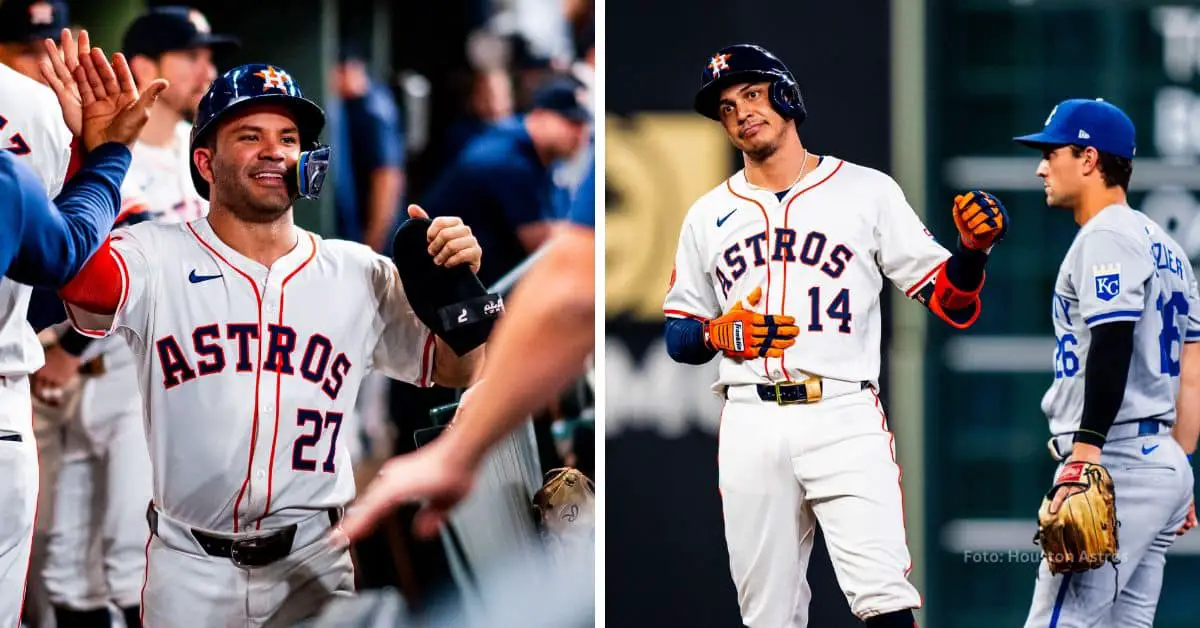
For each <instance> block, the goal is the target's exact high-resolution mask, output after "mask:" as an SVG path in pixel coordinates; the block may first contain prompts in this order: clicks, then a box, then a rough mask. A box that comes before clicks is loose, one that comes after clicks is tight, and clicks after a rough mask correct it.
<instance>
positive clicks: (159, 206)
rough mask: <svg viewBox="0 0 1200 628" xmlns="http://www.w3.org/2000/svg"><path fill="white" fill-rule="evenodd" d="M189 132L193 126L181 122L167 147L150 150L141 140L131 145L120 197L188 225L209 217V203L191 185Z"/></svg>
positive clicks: (156, 147)
mask: <svg viewBox="0 0 1200 628" xmlns="http://www.w3.org/2000/svg"><path fill="white" fill-rule="evenodd" d="M191 132H192V125H190V124H188V123H187V122H180V123H179V124H177V125H176V126H175V141H174V143H172V144H171V145H170V146H165V147H164V146H151V145H149V144H147V143H145V142H143V141H141V140H138V141H137V142H136V143H134V145H133V149H132V150H131V151H130V152H132V153H133V160H132V161H131V162H130V164H129V174H128V175H126V176H125V183H124V184H123V185H122V187H121V192H122V196H124V195H126V194H133V195H136V196H138V197H140V198H142V199H144V200H145V202H146V204H147V205H148V206H149V207H150V209H151V210H153V211H154V212H155V213H156V214H162V215H163V217H164V218H166V219H168V220H170V219H172V218H174V219H177V220H178V221H180V222H190V221H192V220H195V219H197V218H203V217H204V216H206V215H208V201H206V200H204V199H203V198H201V197H200V194H199V193H198V192H196V186H195V185H194V184H193V183H192V175H191V163H192V156H191V153H190V151H189V150H188V146H189V145H190V144H191ZM169 214H173V216H172V215H169Z"/></svg>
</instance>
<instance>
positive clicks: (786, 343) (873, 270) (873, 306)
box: [665, 45, 1008, 628]
mask: <svg viewBox="0 0 1200 628" xmlns="http://www.w3.org/2000/svg"><path fill="white" fill-rule="evenodd" d="M695 108H696V110H697V111H698V112H699V113H701V114H702V115H704V116H707V117H709V118H712V119H713V120H715V121H718V122H720V123H721V125H722V126H723V127H724V129H725V132H726V134H727V135H728V136H729V139H730V141H731V142H732V143H733V145H734V146H735V147H737V148H738V149H739V150H740V151H741V152H742V154H743V155H744V157H745V168H744V169H743V170H741V171H739V172H738V173H737V174H735V175H733V176H732V177H730V178H729V179H728V180H726V181H724V182H723V183H721V184H720V185H719V186H717V187H716V188H715V189H713V190H712V191H711V192H709V193H708V194H706V195H705V196H703V197H701V198H700V200H699V201H697V202H696V203H695V204H694V205H693V206H692V207H691V209H690V210H689V212H688V214H687V217H686V218H685V220H684V224H683V228H682V232H681V233H680V237H679V246H678V250H677V252H676V258H675V270H674V271H673V273H672V280H671V287H670V290H669V292H668V293H667V297H666V304H665V310H666V316H667V329H666V334H667V347H668V351H669V352H670V354H671V357H672V358H674V359H675V360H677V361H680V362H684V363H688V364H703V363H706V362H708V361H709V360H711V359H712V358H713V357H714V356H716V355H718V354H719V355H720V356H721V357H720V360H721V363H720V375H719V380H718V382H717V385H716V389H717V390H718V391H719V393H720V394H722V395H723V396H724V398H725V399H726V403H725V408H724V411H723V412H722V421H721V427H720V452H719V454H718V465H719V469H720V491H721V496H722V500H723V504H724V517H725V537H726V542H727V544H728V547H729V557H730V568H731V571H732V575H733V581H734V584H735V585H736V587H737V593H738V603H739V605H740V606H741V613H742V619H743V621H744V622H745V623H746V625H747V626H750V627H751V628H758V627H763V628H780V627H782V626H789V627H802V626H805V625H807V621H808V604H809V597H810V590H809V587H808V583H807V580H806V578H805V572H806V570H807V567H808V558H809V554H810V552H811V550H812V542H813V532H814V526H815V525H816V523H817V522H818V521H819V522H820V523H821V527H822V529H823V530H824V532H825V539H826V542H827V543H828V546H829V554H830V558H831V559H832V561H833V566H834V569H835V571H836V572H837V578H838V582H839V584H840V585H841V587H842V590H843V591H844V593H845V595H846V599H847V600H848V601H849V603H850V609H851V610H852V611H853V612H854V614H855V615H856V616H857V617H859V618H861V619H863V620H865V621H866V623H867V625H868V626H871V627H873V628H880V627H889V626H896V627H901V626H902V627H903V628H912V626H913V625H914V619H913V613H912V609H915V608H919V607H920V605H921V599H920V596H919V595H918V593H917V590H916V589H915V588H914V587H913V585H912V584H911V583H909V582H908V579H907V576H908V571H909V568H910V565H911V561H910V558H909V554H908V548H907V542H906V539H905V531H904V512H903V504H902V496H901V492H900V485H899V480H900V470H899V467H898V466H897V465H896V460H895V449H894V447H893V444H892V440H893V439H892V434H891V433H890V432H889V431H888V426H887V420H886V418H885V416H884V413H883V409H882V406H881V404H880V401H879V398H878V396H877V395H876V390H877V386H878V382H877V380H878V376H879V362H880V356H879V351H880V348H879V327H880V321H879V297H880V291H881V290H882V288H883V280H884V279H885V278H886V279H888V280H890V281H891V282H892V284H893V285H895V286H896V287H898V288H899V289H900V290H903V291H904V294H905V295H906V296H908V297H911V298H914V299H916V300H918V301H919V302H921V303H923V304H924V305H926V306H927V307H928V308H929V309H930V310H931V311H933V312H934V313H935V314H937V315H938V316H939V317H941V318H942V319H944V320H946V321H947V322H949V323H950V324H951V325H953V326H954V327H956V328H965V327H968V326H969V325H971V324H972V323H973V322H974V321H975V319H976V318H977V317H978V316H979V311H980V307H981V306H980V301H979V291H980V290H981V289H982V287H983V274H984V265H985V263H986V261H987V258H988V251H989V250H990V249H991V247H992V245H993V244H994V243H995V242H996V241H997V240H999V239H1000V238H1001V237H1003V235H1004V233H1005V231H1006V230H1007V228H1008V217H1007V214H1006V213H1005V210H1004V208H1003V206H1002V205H1001V204H1000V203H999V201H997V200H996V199H995V198H994V197H992V196H991V195H989V194H986V193H982V192H972V193H968V194H965V195H961V196H959V197H958V198H957V199H956V200H955V204H954V208H953V214H954V218H955V222H956V224H957V225H958V228H959V246H958V250H957V252H955V253H954V254H953V255H952V254H951V253H950V252H949V251H947V250H946V249H945V248H943V247H942V246H941V245H939V244H938V243H937V242H936V241H934V239H933V238H932V237H931V236H930V234H929V232H928V231H927V230H926V229H925V227H924V225H923V224H922V223H921V221H920V219H919V218H918V217H917V215H916V214H915V213H914V212H913V210H912V208H911V207H909V205H908V203H907V202H906V201H905V199H904V194H903V192H902V191H901V190H900V187H899V186H898V185H897V184H896V183H895V181H893V180H892V179H891V178H890V177H889V176H887V175H886V174H884V173H882V172H879V171H876V170H872V169H870V168H866V167H863V166H859V165H855V164H852V163H849V162H847V161H844V160H842V159H838V158H836V157H832V156H819V155H813V154H811V153H809V151H808V149H806V148H805V147H804V146H803V144H802V143H801V142H800V138H799V135H798V133H797V126H798V125H799V124H800V123H802V122H803V121H804V119H805V116H806V113H805V108H804V104H803V102H802V100H801V97H800V90H799V87H797V85H796V82H795V79H793V77H792V75H791V73H790V72H789V71H788V69H787V67H786V66H784V64H783V63H782V62H781V61H780V60H779V59H778V58H776V57H775V56H773V55H771V54H770V53H768V52H767V51H766V50H763V49H762V48H759V47H757V46H752V45H736V46H731V47H729V48H725V49H723V50H721V51H720V52H718V53H717V54H716V55H714V56H713V57H712V58H711V59H710V60H709V62H708V64H707V66H705V68H704V74H703V87H702V88H701V89H700V91H699V93H698V94H697V95H696V99H695Z"/></svg>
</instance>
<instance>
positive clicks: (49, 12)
mask: <svg viewBox="0 0 1200 628" xmlns="http://www.w3.org/2000/svg"><path fill="white" fill-rule="evenodd" d="M29 23H30V24H53V23H54V5H53V4H50V3H49V2H34V3H33V4H31V5H29Z"/></svg>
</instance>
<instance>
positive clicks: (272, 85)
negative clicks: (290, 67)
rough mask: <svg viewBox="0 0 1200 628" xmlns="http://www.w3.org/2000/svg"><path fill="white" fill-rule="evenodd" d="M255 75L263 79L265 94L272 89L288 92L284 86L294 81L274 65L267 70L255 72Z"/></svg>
mask: <svg viewBox="0 0 1200 628" xmlns="http://www.w3.org/2000/svg"><path fill="white" fill-rule="evenodd" d="M254 75H255V76H261V77H262V80H263V91H264V92H265V91H267V90H270V89H277V90H279V91H281V92H283V91H287V89H286V88H285V87H284V84H285V83H289V82H291V80H292V77H290V76H288V73H287V72H284V71H283V70H277V69H275V66H273V65H268V66H267V69H265V70H262V71H260V72H255V73H254Z"/></svg>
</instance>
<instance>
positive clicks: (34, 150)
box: [0, 64, 72, 428]
mask: <svg viewBox="0 0 1200 628" xmlns="http://www.w3.org/2000/svg"><path fill="white" fill-rule="evenodd" d="M71 139H72V138H71V131H70V130H69V129H67V125H66V123H64V122H63V119H62V110H61V109H59V106H58V99H57V98H56V97H55V96H54V92H53V91H52V90H51V89H50V88H49V87H46V86H45V85H42V84H41V83H38V82H37V81H35V80H33V79H31V78H29V77H27V76H25V75H23V74H20V73H19V72H17V71H16V70H13V69H12V68H10V67H8V66H6V65H3V64H0V148H3V149H6V150H9V151H11V152H12V153H13V154H15V155H18V156H20V157H21V158H22V159H23V160H25V162H26V163H28V164H29V165H30V166H31V167H32V168H33V170H34V172H36V173H37V176H38V179H40V180H41V182H42V185H44V186H45V187H46V194H47V195H48V196H49V197H50V198H54V197H55V196H57V195H58V193H59V192H60V191H61V190H62V186H63V181H64V180H65V179H66V176H67V168H68V166H69V165H70V162H71ZM31 293H32V289H31V288H29V287H28V286H25V285H22V284H19V283H16V282H14V281H12V280H11V279H6V278H4V277H0V376H14V375H27V374H29V373H32V372H34V371H36V370H37V369H38V368H40V367H41V366H42V364H43V363H44V362H45V356H44V354H43V353H42V347H41V344H40V343H39V342H38V339H37V336H36V335H35V334H34V333H33V329H32V328H31V327H30V326H29V324H28V323H27V322H26V321H25V317H26V314H27V313H28V311H29V297H30V294H31ZM2 420H3V419H2V418H0V421H2ZM4 427H6V426H4V425H0V428H4Z"/></svg>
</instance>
